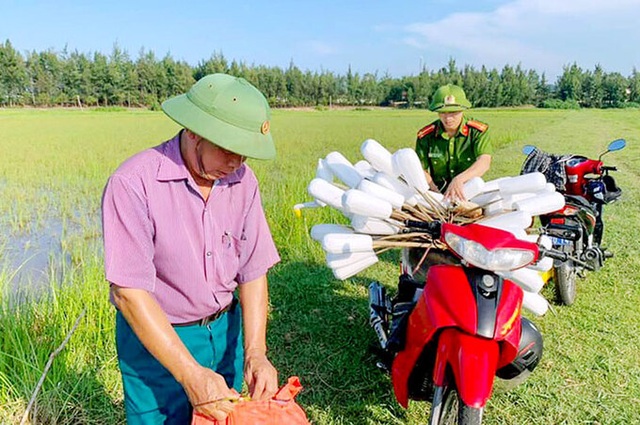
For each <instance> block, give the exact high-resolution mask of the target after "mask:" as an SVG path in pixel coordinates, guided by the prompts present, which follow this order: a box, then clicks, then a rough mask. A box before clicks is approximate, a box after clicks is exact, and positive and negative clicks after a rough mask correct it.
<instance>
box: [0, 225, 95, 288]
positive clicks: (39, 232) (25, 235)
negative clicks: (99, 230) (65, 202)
mask: <svg viewBox="0 0 640 425" xmlns="http://www.w3.org/2000/svg"><path fill="white" fill-rule="evenodd" d="M69 227H70V226H65V225H64V224H63V222H62V221H61V220H60V219H55V218H49V219H47V220H46V221H45V222H44V223H42V224H39V225H36V226H34V228H31V229H28V230H16V229H12V228H11V227H10V226H9V225H8V224H7V223H5V222H1V221H0V258H2V260H1V263H0V288H1V287H4V289H5V293H4V295H7V296H9V297H10V298H11V299H12V300H19V299H21V298H24V297H31V296H36V297H37V296H40V295H44V294H45V292H46V291H47V289H48V288H50V287H51V285H58V284H60V283H62V282H64V281H65V276H66V274H67V272H68V271H69V270H70V269H71V267H72V255H71V253H70V252H69V249H67V248H65V247H67V246H69V245H70V243H69V242H68V240H69V237H70V236H71V237H74V236H77V234H79V233H81V232H80V229H73V228H71V229H70V228H69ZM65 241H67V242H65ZM96 245H99V244H96Z"/></svg>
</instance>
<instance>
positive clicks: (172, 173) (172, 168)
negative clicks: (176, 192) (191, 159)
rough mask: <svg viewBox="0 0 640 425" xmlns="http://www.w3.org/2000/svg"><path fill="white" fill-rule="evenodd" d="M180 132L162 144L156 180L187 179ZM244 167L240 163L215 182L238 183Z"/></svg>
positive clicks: (187, 174)
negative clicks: (236, 167)
mask: <svg viewBox="0 0 640 425" xmlns="http://www.w3.org/2000/svg"><path fill="white" fill-rule="evenodd" d="M180 134H182V131H180V132H179V133H178V134H177V135H176V136H175V137H174V138H173V139H171V140H169V141H167V142H166V143H165V144H164V145H163V146H162V148H163V149H162V159H161V160H160V165H159V166H158V174H157V176H156V179H157V180H158V181H163V182H166V181H174V180H187V179H188V178H189V170H188V169H187V166H186V164H185V163H184V159H182V154H181V153H180ZM245 168H246V164H242V166H240V168H238V169H237V170H236V171H234V172H233V173H231V174H229V175H228V176H226V177H223V178H221V179H218V180H217V184H218V185H225V184H227V185H230V184H234V183H239V182H240V180H241V179H242V176H244V174H245V171H246V170H245Z"/></svg>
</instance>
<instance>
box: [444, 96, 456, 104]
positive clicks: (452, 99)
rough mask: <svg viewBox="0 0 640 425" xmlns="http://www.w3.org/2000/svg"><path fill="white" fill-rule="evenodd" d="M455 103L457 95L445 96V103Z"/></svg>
mask: <svg viewBox="0 0 640 425" xmlns="http://www.w3.org/2000/svg"><path fill="white" fill-rule="evenodd" d="M455 103H456V97H455V96H454V95H452V94H450V95H449V96H447V97H445V98H444V104H445V105H455Z"/></svg>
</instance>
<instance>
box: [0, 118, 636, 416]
mask: <svg viewBox="0 0 640 425" xmlns="http://www.w3.org/2000/svg"><path fill="white" fill-rule="evenodd" d="M273 115H274V116H273V121H272V127H271V128H272V131H273V134H274V137H275V139H276V143H277V147H278V157H277V159H276V160H274V161H271V162H262V161H251V160H250V161H249V164H250V166H251V167H252V168H253V169H254V170H255V171H256V173H257V175H258V178H259V180H260V182H261V190H262V196H263V202H264V207H265V210H266V213H267V216H268V220H269V223H270V226H271V230H272V233H273V235H274V238H275V241H276V244H277V246H278V248H279V251H280V254H281V257H282V262H281V263H280V264H278V265H277V266H276V267H275V268H274V269H273V270H272V271H271V272H270V275H269V280H270V288H271V313H270V322H269V335H268V343H269V347H270V357H271V359H272V361H273V363H274V364H275V366H276V367H277V369H278V370H279V373H280V379H281V382H284V381H285V380H286V378H287V377H288V376H291V375H297V376H299V377H300V379H301V381H302V384H303V386H304V387H305V389H304V390H303V392H302V393H301V395H300V396H299V397H298V401H299V403H300V404H301V405H302V406H303V408H304V409H305V411H306V412H307V414H308V416H309V418H310V420H311V421H312V422H313V423H314V424H318V425H338V424H341V425H342V424H345V425H346V424H367V425H373V424H385V425H387V424H424V423H426V421H427V416H428V409H429V404H428V403H418V402H413V403H411V405H410V407H409V409H408V410H404V409H402V408H401V407H400V406H399V405H398V404H397V402H396V401H395V398H394V395H393V391H392V386H391V381H390V379H389V377H388V376H387V375H385V374H384V373H382V372H381V371H379V370H378V369H377V368H376V366H375V357H374V356H373V355H372V354H371V352H370V351H369V346H370V345H372V344H374V343H375V342H376V337H375V334H374V332H373V331H372V330H371V329H370V328H369V326H368V307H367V285H368V283H369V282H370V281H371V280H379V281H381V282H383V283H384V284H385V285H387V286H388V287H389V288H393V285H394V282H395V281H396V279H397V273H398V270H399V267H398V252H393V251H389V252H386V253H385V254H383V255H382V258H381V261H380V262H379V263H378V264H376V265H374V266H373V267H371V268H369V269H367V270H365V271H363V272H362V273H360V274H359V275H357V276H356V277H354V278H352V279H348V280H346V281H337V280H335V279H334V278H333V275H332V273H331V271H330V270H329V269H328V268H327V267H326V266H325V265H324V256H323V252H322V250H321V248H320V247H319V246H318V244H317V243H315V242H314V241H313V240H311V238H310V237H309V230H310V228H311V227H312V226H313V225H315V224H318V223H323V222H339V221H340V220H341V218H340V217H338V216H337V215H336V213H334V212H331V211H328V210H323V209H315V210H304V213H303V215H302V217H301V218H297V217H296V216H295V215H294V214H293V211H292V207H293V205H294V204H296V203H299V202H305V201H309V200H311V199H310V197H309V196H308V195H307V193H306V186H307V184H308V182H309V181H310V180H311V179H312V178H313V176H314V175H315V167H316V163H317V160H318V158H322V157H324V156H326V154H327V153H329V152H331V151H334V150H337V151H340V152H342V153H343V154H344V155H345V156H346V157H347V158H349V159H350V160H351V161H352V162H356V161H358V160H360V159H362V158H361V155H360V153H359V148H360V145H361V143H362V142H363V141H364V140H365V139H367V138H374V139H376V140H378V141H379V142H381V143H382V144H383V145H384V146H386V147H387V148H388V149H389V150H390V151H392V152H393V151H395V150H396V149H398V148H402V147H413V145H414V141H415V133H416V131H417V130H419V129H420V128H421V127H422V126H424V125H426V124H427V123H428V122H430V121H431V120H432V119H434V118H435V114H432V113H430V112H425V111H416V110H407V111H398V110H340V111H336V110H328V111H280V110H276V111H274V114H273ZM472 116H474V117H475V118H477V119H480V120H483V121H485V122H488V123H490V125H491V131H492V135H493V142H494V147H495V155H494V162H493V166H492V169H491V171H490V173H489V175H488V176H486V179H491V178H495V177H500V176H508V175H516V174H518V173H519V169H520V165H521V163H522V161H523V159H524V155H522V154H521V153H520V150H521V148H522V146H523V145H524V144H534V145H536V146H538V147H540V148H541V149H543V150H547V151H551V152H556V153H566V152H573V153H579V154H583V155H587V156H591V157H593V156H597V155H598V154H599V153H600V152H601V151H603V150H604V149H605V148H606V145H607V144H608V143H609V142H610V141H611V140H613V139H616V138H619V137H623V138H625V139H626V140H627V143H628V145H627V148H626V149H625V150H623V151H620V152H615V153H611V154H609V155H607V156H605V159H606V163H608V164H609V165H616V166H617V167H618V169H619V170H620V171H619V172H618V173H616V178H617V181H618V183H619V185H620V186H621V187H622V188H623V190H624V195H623V197H622V200H621V201H620V202H617V203H615V204H613V205H610V206H608V207H607V208H606V211H605V222H606V226H607V227H606V232H605V242H606V245H607V246H608V247H609V249H610V250H612V251H613V252H615V254H616V255H615V257H614V258H612V259H611V260H609V262H608V263H607V264H606V265H605V267H604V268H603V269H602V270H601V271H599V272H597V273H589V274H588V275H587V277H586V278H585V279H582V280H580V281H579V283H578V297H577V301H576V303H575V304H574V305H573V306H571V307H564V306H560V305H557V304H554V305H553V306H552V309H551V310H550V311H549V312H548V313H547V314H546V315H545V316H544V317H538V318H535V317H532V316H530V315H528V314H527V315H528V316H529V317H530V318H532V319H533V320H534V322H535V323H536V324H537V325H538V326H539V328H540V329H541V331H542V333H543V335H544V338H545V351H544V355H543V358H542V361H541V363H540V365H539V366H538V368H537V369H536V370H535V372H534V373H533V374H532V375H531V376H530V377H529V379H528V380H527V381H526V382H525V383H524V384H522V385H520V386H519V387H517V388H515V389H511V390H509V391H507V390H505V389H502V388H497V389H496V391H495V394H494V396H493V397H492V399H491V400H490V402H489V404H488V406H487V408H486V411H485V416H484V419H485V423H486V424H516V425H517V424H523V425H524V424H527V425H532V424H541V425H542V424H634V423H640V320H639V319H640V282H639V280H640V279H639V277H640V255H639V254H640V244H639V243H638V236H637V235H638V233H639V232H638V226H639V225H640V188H639V187H640V186H637V185H638V182H639V181H640V112H639V111H638V110H580V111H551V110H537V109H521V110H518V109H509V110H506V109H505V110H482V109H480V110H475V111H473V114H472ZM177 130H178V127H177V126H176V125H175V124H174V123H173V122H172V121H171V120H169V119H168V118H166V117H165V116H164V115H163V114H162V113H160V112H150V111H137V110H134V111H130V110H56V109H54V110H0V152H2V155H1V156H0V424H14V423H20V420H21V418H22V415H23V413H24V411H25V409H26V407H27V403H28V401H29V399H30V398H31V395H32V393H33V391H34V389H35V387H36V384H37V383H38V380H39V378H40V376H41V374H42V371H43V370H44V368H45V365H46V363H47V360H48V359H49V355H50V354H51V352H52V351H54V350H55V349H56V348H57V347H58V346H59V345H60V344H61V343H62V341H63V340H64V338H65V336H66V335H67V334H68V333H69V331H70V329H71V328H72V326H73V325H74V322H75V321H76V319H77V317H78V316H79V315H80V313H81V312H82V311H83V310H84V311H86V314H85V316H84V317H83V318H82V319H81V321H80V323H79V326H78V327H77V329H76V330H75V332H74V333H73V335H72V336H71V338H70V340H69V342H68V344H67V345H66V346H65V347H64V349H63V350H62V351H61V352H60V353H59V354H58V355H57V357H55V359H54V361H53V364H52V366H51V368H50V370H49V371H48V373H47V375H46V379H45V380H44V383H43V385H42V388H41V390H40V392H39V395H38V397H37V401H36V403H35V405H34V406H33V408H32V409H31V411H32V412H33V415H32V416H31V418H30V419H29V423H32V424H123V423H125V418H124V408H123V403H122V385H121V381H120V375H119V371H118V368H117V360H116V354H115V344H114V335H113V334H114V309H113V307H112V306H111V305H110V304H109V302H108V285H107V283H106V282H105V280H104V276H103V271H102V248H101V239H100V238H101V230H100V198H101V194H102V189H103V186H104V184H105V182H106V179H107V177H108V176H109V174H110V173H111V172H112V171H113V170H114V169H115V168H116V167H117V166H118V164H119V163H120V162H122V161H123V160H124V159H125V158H127V157H128V156H130V155H132V154H133V153H135V152H137V151H139V150H142V149H144V148H147V147H151V146H155V145H157V144H159V143H161V142H162V141H164V140H166V139H168V138H170V137H172V136H173V135H174V134H175V133H176V132H177ZM543 293H544V294H545V295H546V296H547V298H549V299H554V290H553V288H551V287H549V288H545V289H544V290H543ZM525 314H526V313H525Z"/></svg>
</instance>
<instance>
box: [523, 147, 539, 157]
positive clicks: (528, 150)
mask: <svg viewBox="0 0 640 425" xmlns="http://www.w3.org/2000/svg"><path fill="white" fill-rule="evenodd" d="M534 150H536V147H535V146H533V145H524V146H523V147H522V153H523V154H525V155H529V154H530V153H531V152H533V151H534Z"/></svg>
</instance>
